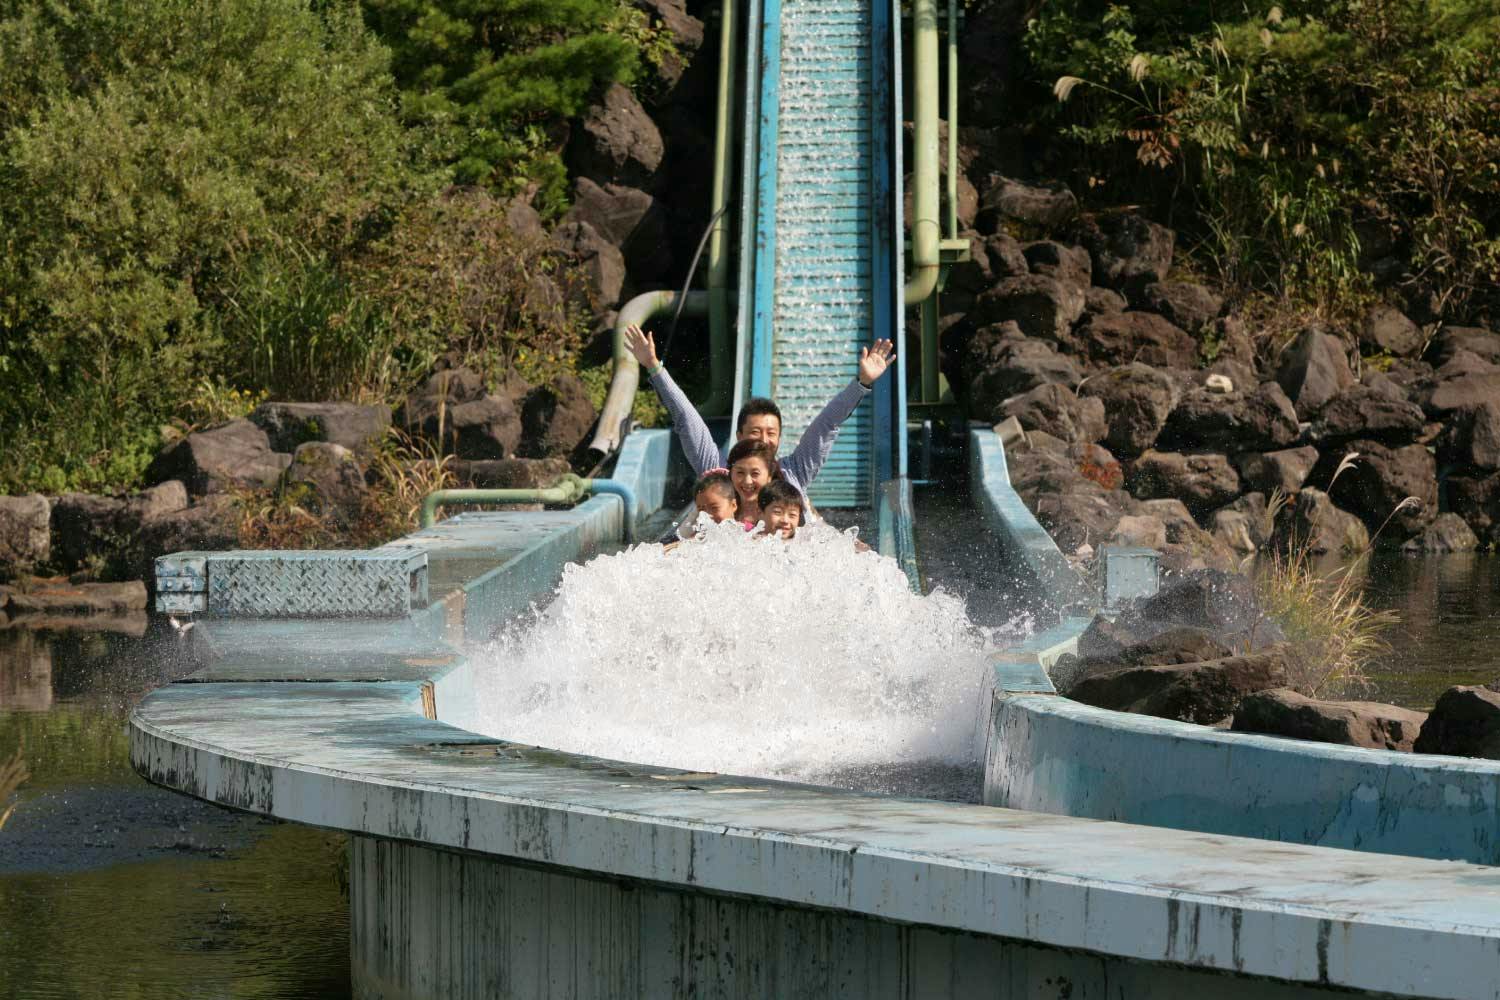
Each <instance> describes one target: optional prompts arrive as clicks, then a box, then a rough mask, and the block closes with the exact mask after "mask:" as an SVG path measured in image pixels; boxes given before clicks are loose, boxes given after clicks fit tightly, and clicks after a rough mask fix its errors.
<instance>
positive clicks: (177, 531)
mask: <svg viewBox="0 0 1500 1000" xmlns="http://www.w3.org/2000/svg"><path fill="white" fill-rule="evenodd" d="M242 517H243V510H242V509H241V507H240V503H239V501H238V500H237V499H236V498H235V497H234V496H232V495H230V494H224V493H217V494H213V495H211V496H206V497H204V498H203V499H201V500H199V501H198V502H197V503H195V504H193V506H191V507H189V508H187V509H186V510H180V511H175V512H173V513H169V514H161V515H159V516H156V517H151V518H148V519H146V520H145V521H143V522H141V527H140V532H139V534H138V535H137V536H136V541H135V544H134V546H132V549H131V560H132V565H131V575H133V576H137V577H141V578H144V579H149V578H151V577H152V575H153V572H154V571H153V566H152V563H153V561H154V560H155V559H156V558H157V557H158V556H163V555H167V554H168V553H171V552H186V551H188V550H200V551H209V552H211V551H217V550H222V549H232V548H235V547H236V546H238V545H239V543H240V521H241V518H242Z"/></svg>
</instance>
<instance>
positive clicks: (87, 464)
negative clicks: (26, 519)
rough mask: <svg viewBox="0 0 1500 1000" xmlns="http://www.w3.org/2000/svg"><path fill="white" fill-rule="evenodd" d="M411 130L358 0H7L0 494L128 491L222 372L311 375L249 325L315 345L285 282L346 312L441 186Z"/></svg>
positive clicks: (1, 47) (2, 92) (0, 201)
mask: <svg viewBox="0 0 1500 1000" xmlns="http://www.w3.org/2000/svg"><path fill="white" fill-rule="evenodd" d="M408 144H409V140H408V138H407V136H406V134H405V132H404V130H403V129H402V127H401V125H400V122H399V120H398V117H397V93H396V90H395V87H394V84H393V81H392V79H391V77H390V73H389V68H388V55H387V52H386V50H385V49H384V48H383V47H382V46H381V45H380V44H379V43H378V42H377V41H376V40H375V39H374V38H373V36H372V35H371V34H370V33H369V32H368V31H367V30H366V28H365V27H364V25H363V23H362V21H361V19H360V16H359V14H358V11H357V10H356V9H354V8H352V7H350V6H348V5H345V4H341V3H326V2H316V0H0V234H3V235H0V432H3V434H4V436H5V438H6V449H5V450H6V456H7V461H6V463H5V464H4V466H3V467H0V490H7V489H17V488H23V487H28V486H36V485H42V486H45V487H46V488H49V489H61V488H64V487H67V488H74V487H85V488H107V487H119V486H125V485H129V484H130V483H132V482H133V481H134V480H135V479H136V478H137V477H138V475H139V473H140V471H141V469H142V468H143V467H144V465H145V464H146V463H147V462H148V461H149V459H150V456H151V450H152V446H153V445H154V443H155V439H156V433H157V432H156V427H157V425H158V423H159V422H161V421H163V420H165V419H167V418H168V417H170V416H172V415H173V414H175V413H177V412H178V411H179V410H180V409H181V408H182V407H183V406H184V405H185V404H186V403H187V402H188V401H189V400H190V399H191V398H192V396H193V395H194V393H195V391H196V389H197V387H199V386H200V385H201V384H202V380H203V378H204V377H205V376H220V375H226V374H227V375H229V376H232V380H233V379H238V378H241V377H243V378H245V379H250V380H257V381H258V382H259V383H260V384H259V385H257V384H252V383H246V382H239V383H238V385H239V387H241V388H245V389H256V388H260V387H261V385H266V386H271V385H274V386H278V387H283V386H285V387H287V388H291V387H294V386H296V385H297V384H298V383H297V378H299V377H300V376H290V377H286V378H284V376H283V374H282V373H281V371H282V370H281V369H280V364H281V361H280V358H279V357H278V358H269V357H265V356H262V357H260V358H259V359H257V358H256V356H255V354H254V350H253V349H252V348H253V345H250V344H248V343H247V342H245V341H243V340H242V338H243V337H245V335H246V332H247V330H250V329H253V328H256V325H257V324H259V325H260V328H274V327H275V326H276V323H278V322H280V323H282V326H281V327H280V328H279V332H278V333H277V334H275V335H279V336H282V337H284V338H287V339H288V340H289V341H295V340H296V339H297V337H296V334H297V331H296V330H295V329H294V328H293V320H292V318H291V317H290V316H289V311H293V310H295V309H296V308H301V307H300V306H297V305H296V304H294V303H292V302H291V301H290V299H291V298H293V297H294V296H292V295H288V296H287V297H286V298H284V299H283V301H280V302H271V301H269V299H270V298H274V297H275V294H276V292H275V290H274V287H273V286H274V285H275V283H277V282H280V283H282V284H283V285H284V286H286V287H288V288H290V289H292V291H293V292H294V293H295V294H301V295H305V296H306V297H310V298H315V299H317V298H318V296H322V298H321V299H318V304H317V306H316V309H323V308H324V307H325V306H326V307H327V308H326V309H325V315H324V316H323V317H322V320H323V326H322V329H324V330H327V329H330V328H335V327H336V324H335V322H334V320H335V319H336V318H338V317H341V316H342V315H343V314H344V311H341V309H342V306H343V305H344V303H340V302H337V301H334V300H333V299H329V298H328V296H329V295H330V294H331V295H333V296H334V298H335V299H336V296H337V285H336V283H335V286H334V291H333V292H329V290H328V289H327V288H321V287H316V286H317V283H318V282H319V281H323V280H325V279H326V278H327V275H328V274H330V273H333V272H334V271H336V269H337V266H338V264H339V262H341V261H344V260H346V259H348V258H349V257H351V256H353V255H355V254H356V253H357V252H358V251H359V250H360V248H361V247H363V246H364V245H365V244H366V243H368V242H369V240H370V239H371V238H372V236H376V235H378V234H379V233H380V232H382V231H383V230H384V229H385V228H386V226H387V225H388V223H389V220H390V219H391V218H392V217H394V215H395V214H396V213H397V211H398V210H399V207H400V205H402V204H404V203H405V202H406V201H407V200H409V198H410V197H411V196H412V194H413V193H414V192H415V193H420V192H421V191H423V190H427V189H430V188H431V186H432V179H430V178H427V177H422V176H419V175H417V174H416V173H415V172H414V170H413V168H412V166H411V162H412V161H411V157H410V155H409V148H408ZM320 269H321V270H320ZM328 280H332V279H328ZM304 305H305V303H304ZM335 306H337V307H338V308H335ZM316 309H314V311H316ZM345 311H346V310H345ZM306 318H307V316H302V317H298V318H297V319H296V322H301V321H302V320H303V319H306ZM314 329H317V327H316V325H314ZM271 336H272V334H267V338H266V339H269V338H270V337H271ZM226 340H228V341H229V342H230V349H229V350H224V349H223V348H224V345H225V341H226ZM325 342H326V341H325ZM299 347H300V348H301V349H302V350H303V355H302V356H300V357H299V359H298V363H299V364H300V365H302V367H303V368H304V369H309V368H314V369H315V368H318V367H319V366H320V365H322V364H323V362H324V360H326V358H325V357H319V358H314V357H313V356H314V355H316V354H317V352H318V348H315V347H313V348H310V347H308V345H306V344H301V345H299ZM348 349H349V345H348V344H343V345H340V346H339V348H338V351H344V350H348ZM338 351H334V352H333V354H334V355H337V354H338ZM368 363H369V362H368V360H366V361H364V362H353V363H347V364H344V365H343V367H344V369H346V370H353V371H358V372H359V373H358V374H345V375H340V376H335V377H334V380H335V381H337V380H338V379H339V378H342V379H343V381H344V382H345V383H352V382H353V381H355V380H357V379H358V378H362V377H364V372H363V371H359V369H360V367H361V364H365V365H367V364H368ZM333 367H335V368H337V367H338V366H337V365H335V366H333ZM278 379H283V381H278Z"/></svg>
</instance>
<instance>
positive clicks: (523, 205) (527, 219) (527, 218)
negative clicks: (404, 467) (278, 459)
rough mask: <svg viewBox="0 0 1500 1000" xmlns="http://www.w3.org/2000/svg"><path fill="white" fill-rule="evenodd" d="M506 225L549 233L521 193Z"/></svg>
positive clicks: (525, 233)
mask: <svg viewBox="0 0 1500 1000" xmlns="http://www.w3.org/2000/svg"><path fill="white" fill-rule="evenodd" d="M505 227H506V228H507V229H509V230H510V231H511V232H512V233H515V234H516V235H517V236H520V237H522V238H523V239H526V240H540V239H542V238H543V237H545V236H546V235H547V230H546V228H545V227H544V226H543V225H542V217H541V215H539V214H538V213H537V210H536V209H534V208H532V207H531V205H530V204H529V203H528V202H527V201H526V199H525V198H522V197H521V196H519V195H517V196H516V197H514V198H511V199H510V200H509V201H507V202H506V203H505ZM345 447H348V446H347V445H345Z"/></svg>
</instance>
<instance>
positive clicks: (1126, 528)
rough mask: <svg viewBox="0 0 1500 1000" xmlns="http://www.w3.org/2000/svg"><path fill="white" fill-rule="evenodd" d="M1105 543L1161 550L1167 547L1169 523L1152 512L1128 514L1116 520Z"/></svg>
mask: <svg viewBox="0 0 1500 1000" xmlns="http://www.w3.org/2000/svg"><path fill="white" fill-rule="evenodd" d="M1105 544H1106V545H1121V546H1126V547H1128V548H1142V549H1155V550H1157V551H1158V552H1161V551H1162V550H1164V549H1165V548H1166V547H1167V525H1166V522H1165V521H1163V520H1162V519H1161V518H1159V517H1155V516H1153V515H1151V514H1126V515H1125V516H1124V517H1122V518H1120V519H1119V520H1118V521H1116V522H1115V527H1114V530H1113V531H1111V532H1110V536H1109V538H1108V539H1106V540H1105Z"/></svg>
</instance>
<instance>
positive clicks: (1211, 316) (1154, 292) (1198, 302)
mask: <svg viewBox="0 0 1500 1000" xmlns="http://www.w3.org/2000/svg"><path fill="white" fill-rule="evenodd" d="M1140 305H1141V308H1143V309H1147V310H1149V311H1151V312H1154V313H1160V314H1161V315H1163V316H1165V317H1166V318H1167V319H1168V320H1170V321H1171V322H1172V324H1173V325H1174V326H1178V327H1181V328H1182V329H1184V330H1186V331H1188V332H1189V333H1197V332H1199V331H1200V330H1204V329H1206V328H1208V327H1210V326H1212V324H1213V321H1214V320H1215V319H1217V318H1218V316H1219V313H1220V312H1221V311H1222V310H1223V308H1224V299H1223V298H1222V297H1221V296H1218V295H1215V294H1214V293H1213V292H1212V291H1210V290H1209V289H1207V288H1205V287H1204V286H1202V285H1195V284H1192V283H1190V282H1186V281H1155V282H1152V283H1151V284H1149V285H1147V286H1146V287H1145V289H1143V290H1142V292H1141V295H1140Z"/></svg>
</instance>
